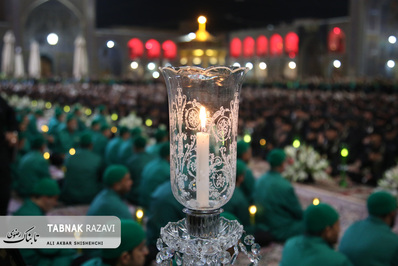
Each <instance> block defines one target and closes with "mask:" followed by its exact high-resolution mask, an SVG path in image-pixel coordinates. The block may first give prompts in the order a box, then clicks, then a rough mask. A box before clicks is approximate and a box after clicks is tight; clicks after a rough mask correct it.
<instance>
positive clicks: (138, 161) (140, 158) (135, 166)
mask: <svg viewBox="0 0 398 266" xmlns="http://www.w3.org/2000/svg"><path fill="white" fill-rule="evenodd" d="M151 160H152V157H151V155H149V154H148V153H146V152H139V153H134V154H133V155H132V156H131V157H130V158H128V159H127V160H126V164H125V165H126V166H127V168H128V169H129V172H130V178H131V180H133V185H132V186H131V190H130V191H129V193H127V195H126V198H127V199H128V200H129V201H130V202H131V203H132V204H136V205H138V204H139V195H140V190H139V188H140V184H141V176H142V171H143V170H144V168H145V166H146V165H147V164H148V163H149V162H150V161H151Z"/></svg>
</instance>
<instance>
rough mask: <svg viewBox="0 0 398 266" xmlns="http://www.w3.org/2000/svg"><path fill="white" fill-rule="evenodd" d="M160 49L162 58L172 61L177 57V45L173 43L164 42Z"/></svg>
mask: <svg viewBox="0 0 398 266" xmlns="http://www.w3.org/2000/svg"><path fill="white" fill-rule="evenodd" d="M162 49H163V57H164V58H167V59H174V58H175V57H176V56H177V45H176V44H175V43H174V42H173V41H170V40H167V41H164V42H163V44H162Z"/></svg>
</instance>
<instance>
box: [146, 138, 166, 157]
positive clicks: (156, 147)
mask: <svg viewBox="0 0 398 266" xmlns="http://www.w3.org/2000/svg"><path fill="white" fill-rule="evenodd" d="M163 143H164V142H160V143H156V144H153V145H151V146H148V147H147V148H146V152H147V153H148V154H150V155H151V156H152V158H157V157H159V156H160V154H159V152H160V148H161V147H162V145H163Z"/></svg>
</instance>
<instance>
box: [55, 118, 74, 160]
mask: <svg viewBox="0 0 398 266" xmlns="http://www.w3.org/2000/svg"><path fill="white" fill-rule="evenodd" d="M79 137H80V134H79V132H78V131H77V121H76V118H75V116H74V115H73V114H68V115H67V117H66V124H65V125H63V126H60V127H59V131H58V133H57V135H56V137H55V144H54V148H53V152H54V153H55V154H59V155H61V157H63V158H64V157H65V155H66V154H68V153H69V151H70V149H71V148H74V149H76V148H77V144H78V142H79Z"/></svg>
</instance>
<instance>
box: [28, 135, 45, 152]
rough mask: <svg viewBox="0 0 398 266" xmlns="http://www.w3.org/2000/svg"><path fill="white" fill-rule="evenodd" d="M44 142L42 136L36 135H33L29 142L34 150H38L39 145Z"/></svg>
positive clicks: (41, 145)
mask: <svg viewBox="0 0 398 266" xmlns="http://www.w3.org/2000/svg"><path fill="white" fill-rule="evenodd" d="M45 143H46V140H45V139H44V137H43V136H41V135H38V136H36V137H34V138H33V139H32V141H31V142H30V147H31V148H32V149H34V150H38V149H40V148H41V147H43V145H44V144H45Z"/></svg>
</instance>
